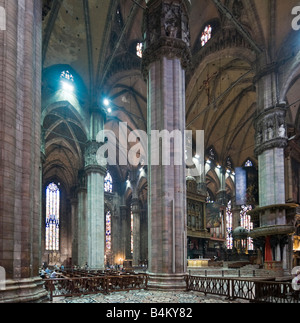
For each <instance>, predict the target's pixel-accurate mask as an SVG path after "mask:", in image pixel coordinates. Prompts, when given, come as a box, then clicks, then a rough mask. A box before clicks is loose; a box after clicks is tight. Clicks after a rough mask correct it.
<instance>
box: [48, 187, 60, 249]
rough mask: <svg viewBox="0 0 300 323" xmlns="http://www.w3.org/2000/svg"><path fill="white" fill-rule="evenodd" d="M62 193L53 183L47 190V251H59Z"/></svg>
mask: <svg viewBox="0 0 300 323" xmlns="http://www.w3.org/2000/svg"><path fill="white" fill-rule="evenodd" d="M59 206H60V191H59V188H58V186H57V185H56V184H54V183H51V184H49V185H48V187H47V189H46V250H47V251H59Z"/></svg>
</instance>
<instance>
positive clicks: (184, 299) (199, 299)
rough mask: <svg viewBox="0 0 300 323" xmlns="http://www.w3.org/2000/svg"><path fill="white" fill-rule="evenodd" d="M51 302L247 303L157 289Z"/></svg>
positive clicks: (57, 299)
mask: <svg viewBox="0 0 300 323" xmlns="http://www.w3.org/2000/svg"><path fill="white" fill-rule="evenodd" d="M53 303H111V304H112V303H113V304H126V303H127V304H129V303H131V304H134V303H136V304H142V303H148V304H150V303H159V304H193V303H198V304H199V303H224V304H226V303H228V304H229V303H247V302H245V301H228V300H226V299H225V298H223V297H218V296H205V295H203V294H200V293H195V292H186V293H174V292H173V293H170V292H158V291H130V292H118V293H112V294H109V295H102V294H97V295H88V296H82V297H72V298H54V300H53Z"/></svg>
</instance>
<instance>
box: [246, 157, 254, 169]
mask: <svg viewBox="0 0 300 323" xmlns="http://www.w3.org/2000/svg"><path fill="white" fill-rule="evenodd" d="M245 167H253V163H252V161H251V160H250V159H249V160H247V161H246V163H245Z"/></svg>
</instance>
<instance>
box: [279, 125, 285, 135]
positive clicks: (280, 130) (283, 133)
mask: <svg viewBox="0 0 300 323" xmlns="http://www.w3.org/2000/svg"><path fill="white" fill-rule="evenodd" d="M278 135H279V137H280V138H285V127H284V125H283V124H282V125H281V126H280V127H279V130H278Z"/></svg>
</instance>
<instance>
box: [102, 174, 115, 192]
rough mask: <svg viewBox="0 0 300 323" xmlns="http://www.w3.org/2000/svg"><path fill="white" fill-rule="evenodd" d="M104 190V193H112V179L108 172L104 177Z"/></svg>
mask: <svg viewBox="0 0 300 323" xmlns="http://www.w3.org/2000/svg"><path fill="white" fill-rule="evenodd" d="M104 191H105V192H106V193H112V191H113V180H112V177H111V175H110V173H109V172H107V174H106V177H105V179H104Z"/></svg>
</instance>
